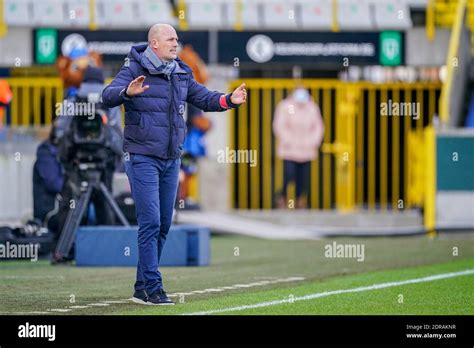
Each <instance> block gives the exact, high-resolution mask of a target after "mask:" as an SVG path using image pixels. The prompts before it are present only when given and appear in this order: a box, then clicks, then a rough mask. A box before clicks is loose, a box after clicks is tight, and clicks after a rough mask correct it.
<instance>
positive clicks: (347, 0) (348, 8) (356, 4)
mask: <svg viewBox="0 0 474 348" xmlns="http://www.w3.org/2000/svg"><path fill="white" fill-rule="evenodd" d="M337 20H338V23H339V27H340V29H342V30H371V29H373V28H374V25H373V23H372V20H371V17H370V6H369V3H368V2H367V0H340V1H339V2H338V7H337Z"/></svg>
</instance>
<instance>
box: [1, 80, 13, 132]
mask: <svg viewBox="0 0 474 348" xmlns="http://www.w3.org/2000/svg"><path fill="white" fill-rule="evenodd" d="M12 98H13V94H12V91H11V89H10V85H9V84H8V82H7V81H6V80H0V127H2V126H3V118H4V115H5V106H4V105H8V104H10V102H11V100H12Z"/></svg>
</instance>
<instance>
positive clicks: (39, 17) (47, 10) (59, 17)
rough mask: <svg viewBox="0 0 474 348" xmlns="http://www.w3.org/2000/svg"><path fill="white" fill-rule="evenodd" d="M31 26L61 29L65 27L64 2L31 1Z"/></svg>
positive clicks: (51, 0) (59, 0) (57, 0)
mask: <svg viewBox="0 0 474 348" xmlns="http://www.w3.org/2000/svg"><path fill="white" fill-rule="evenodd" d="M32 4H33V24H35V25H37V26H48V27H49V26H54V27H63V26H65V25H67V23H66V17H65V16H64V1H61V0H44V1H33V2H32Z"/></svg>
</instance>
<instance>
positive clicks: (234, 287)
mask: <svg viewBox="0 0 474 348" xmlns="http://www.w3.org/2000/svg"><path fill="white" fill-rule="evenodd" d="M304 279H305V278H304V277H288V278H281V279H274V280H264V281H259V282H255V283H249V284H235V285H232V286H221V287H217V288H209V289H204V290H194V291H190V292H177V293H173V294H169V295H168V296H169V297H177V296H191V295H196V294H206V293H211V292H221V291H224V290H237V289H241V288H250V287H256V286H263V285H268V284H276V283H287V282H294V281H301V280H304ZM131 301H132V299H131V298H126V299H123V300H117V301H115V300H114V301H113V300H105V301H102V302H99V303H89V304H87V305H84V306H69V307H66V308H64V309H59V308H58V309H48V311H49V312H70V311H71V310H73V309H85V308H93V307H106V306H110V305H111V304H123V303H130V302H131Z"/></svg>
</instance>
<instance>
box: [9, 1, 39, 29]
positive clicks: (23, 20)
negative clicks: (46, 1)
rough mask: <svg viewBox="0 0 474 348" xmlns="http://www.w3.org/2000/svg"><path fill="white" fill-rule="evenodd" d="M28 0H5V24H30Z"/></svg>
mask: <svg viewBox="0 0 474 348" xmlns="http://www.w3.org/2000/svg"><path fill="white" fill-rule="evenodd" d="M30 3H31V1H30V0H5V2H4V11H3V14H4V17H5V22H6V23H7V25H12V26H15V25H18V26H20V25H31V22H32V18H31V15H30V11H29V10H28V8H29V6H30Z"/></svg>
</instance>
